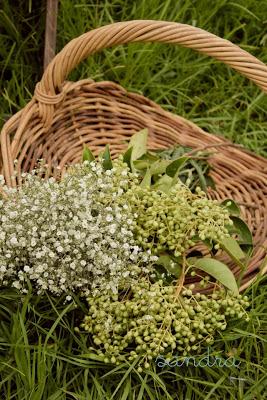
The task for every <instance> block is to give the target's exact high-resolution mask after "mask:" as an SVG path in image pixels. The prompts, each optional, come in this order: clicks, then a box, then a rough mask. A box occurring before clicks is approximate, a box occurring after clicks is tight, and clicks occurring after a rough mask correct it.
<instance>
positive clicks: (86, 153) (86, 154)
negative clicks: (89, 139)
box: [82, 146, 95, 162]
mask: <svg viewBox="0 0 267 400" xmlns="http://www.w3.org/2000/svg"><path fill="white" fill-rule="evenodd" d="M94 160H95V156H94V155H93V153H92V152H91V150H90V149H89V147H87V146H84V148H83V154H82V161H83V162H84V161H89V162H91V161H94Z"/></svg>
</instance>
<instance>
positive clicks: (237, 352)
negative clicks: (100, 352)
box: [0, 278, 267, 400]
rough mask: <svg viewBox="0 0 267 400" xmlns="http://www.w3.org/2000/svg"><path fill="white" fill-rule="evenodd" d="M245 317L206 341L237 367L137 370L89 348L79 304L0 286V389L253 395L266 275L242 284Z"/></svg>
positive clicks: (266, 347) (97, 396) (258, 386)
mask: <svg viewBox="0 0 267 400" xmlns="http://www.w3.org/2000/svg"><path fill="white" fill-rule="evenodd" d="M247 294H248V295H249V296H250V299H251V309H250V310H249V316H250V322H249V323H246V322H244V321H233V322H232V323H231V325H229V327H228V329H227V331H225V333H224V334H223V336H222V337H218V339H217V341H216V342H215V344H214V345H213V346H212V348H211V349H210V353H211V354H212V355H217V356H220V357H222V358H224V359H227V358H228V357H229V356H231V355H234V357H235V358H236V361H237V363H240V365H239V367H223V368H222V367H203V368H201V367H193V366H191V367H186V366H184V367H176V368H168V367H163V368H160V367H157V366H156V364H155V367H154V368H153V369H151V370H150V371H147V372H145V373H142V374H140V373H138V372H137V370H136V369H135V365H134V364H132V365H126V364H122V365H120V366H117V367H115V368H114V367H113V366H112V365H106V364H103V363H101V362H99V361H98V359H97V356H94V355H92V354H89V353H88V347H87V346H88V343H87V341H86V339H85V338H84V337H83V336H82V335H81V336H80V335H79V334H76V333H74V327H75V326H77V325H78V324H79V321H81V318H82V314H83V312H86V307H85V305H84V304H83V303H82V302H81V301H80V300H79V299H77V307H74V306H73V304H72V303H71V304H68V305H66V304H64V303H63V300H62V299H56V298H51V297H50V296H49V295H47V296H46V297H43V298H40V297H37V296H34V295H33V294H29V295H28V296H26V297H24V298H23V299H21V296H19V295H18V294H17V293H16V292H14V291H11V290H7V289H5V290H2V291H1V292H0V299H1V300H0V315H1V323H0V374H1V377H2V379H1V382H0V395H1V398H3V399H19V400H23V399H25V400H39V399H49V400H52V399H53V400H54V399H79V400H81V399H83V400H91V399H92V400H104V399H110V400H111V399H119V400H123V399H124V400H126V399H129V400H156V399H157V400H163V399H164V400H167V399H168V400H172V399H177V400H182V399H188V400H189V399H190V400H191V399H192V400H193V399H203V400H208V399H225V400H228V399H231V400H252V399H253V400H255V399H259V400H261V399H265V398H266V396H267V385H266V383H267V373H266V368H265V367H266V362H267V336H266V331H267V304H266V301H264V299H266V278H261V280H259V281H258V282H257V283H256V284H254V285H253V287H251V288H250V289H248V290H247Z"/></svg>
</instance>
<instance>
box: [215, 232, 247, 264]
mask: <svg viewBox="0 0 267 400" xmlns="http://www.w3.org/2000/svg"><path fill="white" fill-rule="evenodd" d="M220 244H221V247H222V248H223V249H224V250H225V251H226V253H227V254H229V256H230V257H232V259H233V260H235V261H236V262H237V263H239V261H240V260H242V258H244V257H245V254H244V253H243V251H242V249H241V248H240V246H239V244H238V243H237V241H236V240H235V239H234V238H232V237H227V238H225V239H223V240H222V241H221V242H220Z"/></svg>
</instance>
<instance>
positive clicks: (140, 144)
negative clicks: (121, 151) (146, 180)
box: [128, 129, 148, 171]
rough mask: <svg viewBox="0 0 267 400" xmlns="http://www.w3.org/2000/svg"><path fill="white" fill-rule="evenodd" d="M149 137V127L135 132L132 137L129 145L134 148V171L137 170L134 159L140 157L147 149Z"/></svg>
mask: <svg viewBox="0 0 267 400" xmlns="http://www.w3.org/2000/svg"><path fill="white" fill-rule="evenodd" d="M147 137H148V130H147V129H143V130H142V131H140V132H137V133H135V134H134V135H133V136H132V137H131V140H130V143H129V146H128V147H132V148H133V150H132V155H131V167H132V170H133V171H134V170H135V168H134V165H133V161H134V160H137V159H138V158H140V157H141V156H142V155H144V154H145V153H146V151H147Z"/></svg>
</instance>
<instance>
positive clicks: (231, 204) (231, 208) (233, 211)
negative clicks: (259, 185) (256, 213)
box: [221, 199, 240, 215]
mask: <svg viewBox="0 0 267 400" xmlns="http://www.w3.org/2000/svg"><path fill="white" fill-rule="evenodd" d="M221 206H224V207H225V208H226V209H227V210H228V212H229V214H230V215H240V208H239V205H238V204H237V203H236V202H235V201H234V200H232V199H225V200H224V201H222V202H221Z"/></svg>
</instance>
